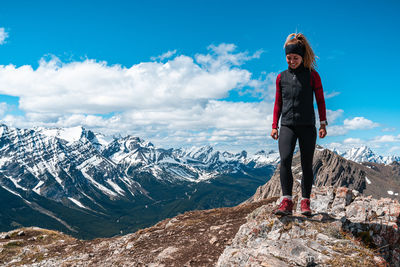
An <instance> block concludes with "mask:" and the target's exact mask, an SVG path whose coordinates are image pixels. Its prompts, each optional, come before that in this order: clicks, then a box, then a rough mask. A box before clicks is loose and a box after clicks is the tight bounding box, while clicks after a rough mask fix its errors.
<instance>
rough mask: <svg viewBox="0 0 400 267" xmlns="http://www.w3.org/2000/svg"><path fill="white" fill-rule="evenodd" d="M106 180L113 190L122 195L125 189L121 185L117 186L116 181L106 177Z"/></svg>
mask: <svg viewBox="0 0 400 267" xmlns="http://www.w3.org/2000/svg"><path fill="white" fill-rule="evenodd" d="M106 182H107V183H108V184H109V185H110V186H111V187H112V188H113V189H114V191H115V192H117V193H118V194H120V195H122V196H124V195H125V191H124V190H123V189H122V188H121V187H119V186H118V185H117V184H116V183H114V182H113V181H111V180H110V179H107V181H106Z"/></svg>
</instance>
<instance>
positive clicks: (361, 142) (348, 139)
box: [343, 137, 364, 144]
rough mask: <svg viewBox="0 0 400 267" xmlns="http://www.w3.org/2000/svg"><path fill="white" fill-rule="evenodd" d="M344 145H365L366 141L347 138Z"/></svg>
mask: <svg viewBox="0 0 400 267" xmlns="http://www.w3.org/2000/svg"><path fill="white" fill-rule="evenodd" d="M343 143H344V144H363V143H364V141H363V140H361V139H360V138H351V137H350V138H346V139H345V140H344V141H343Z"/></svg>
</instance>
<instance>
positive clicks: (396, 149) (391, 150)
mask: <svg viewBox="0 0 400 267" xmlns="http://www.w3.org/2000/svg"><path fill="white" fill-rule="evenodd" d="M395 151H400V146H393V147H391V148H390V149H389V153H393V152H395Z"/></svg>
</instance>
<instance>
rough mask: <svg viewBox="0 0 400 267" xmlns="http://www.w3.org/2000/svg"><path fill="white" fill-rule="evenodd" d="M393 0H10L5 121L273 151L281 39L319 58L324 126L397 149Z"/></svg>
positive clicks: (331, 141) (331, 138)
mask: <svg viewBox="0 0 400 267" xmlns="http://www.w3.org/2000/svg"><path fill="white" fill-rule="evenodd" d="M398 10H400V4H399V2H398V1H380V2H378V1H335V4H332V3H330V2H327V1H302V3H299V1H285V2H284V3H283V2H281V1H112V2H111V1H7V2H4V3H2V8H1V9H0V43H1V45H0V121H1V122H3V123H5V124H7V125H10V126H15V127H21V128H29V127H35V126H46V127H72V126H77V125H82V126H84V127H86V128H89V129H93V130H95V131H101V132H105V133H107V134H118V133H121V134H132V135H138V136H141V137H143V138H145V139H147V140H149V141H152V142H153V143H155V144H157V145H160V146H163V147H171V146H191V145H204V144H211V145H216V146H218V147H220V148H221V149H227V150H231V151H238V150H242V149H245V150H250V151H255V150H260V149H277V144H276V142H275V141H273V140H272V139H271V138H269V137H268V136H269V133H270V129H271V127H270V126H271V123H272V121H271V120H272V116H271V115H272V106H273V101H274V99H273V95H274V90H275V88H274V82H275V77H276V75H277V74H278V73H279V72H280V71H283V70H285V69H286V68H287V65H286V62H285V59H284V51H283V47H282V46H283V42H284V40H285V38H286V36H287V35H288V34H290V33H292V32H295V31H297V32H302V33H304V34H305V35H306V36H307V37H308V39H309V41H310V43H311V45H312V47H313V49H314V52H315V53H316V54H317V56H318V57H319V59H318V61H317V63H318V72H319V73H320V76H321V78H322V83H323V87H324V91H325V95H326V97H327V99H326V105H327V109H328V119H329V122H330V125H329V127H328V136H327V137H326V138H325V139H320V140H318V141H317V142H318V143H319V144H322V145H324V146H327V147H330V148H337V149H339V150H345V149H348V148H350V147H354V146H360V145H368V146H370V147H371V148H372V149H373V150H374V151H376V152H377V153H379V154H382V155H400V120H399V119H398V116H399V111H400V108H399V106H398V99H400V93H399V89H400V88H399V83H398V81H397V77H398V75H397V69H398V62H399V59H400V54H399V53H398V52H397V50H398V49H397V46H398V43H399V41H400V40H399V39H400V37H399V36H398V34H396V33H397V32H398V28H399V26H400V25H399V22H398V21H399V20H398V19H397V17H396V15H397V14H396V13H397V12H398Z"/></svg>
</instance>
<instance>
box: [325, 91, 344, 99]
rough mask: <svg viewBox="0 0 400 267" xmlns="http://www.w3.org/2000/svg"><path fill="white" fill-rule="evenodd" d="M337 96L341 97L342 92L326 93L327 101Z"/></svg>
mask: <svg viewBox="0 0 400 267" xmlns="http://www.w3.org/2000/svg"><path fill="white" fill-rule="evenodd" d="M337 95H340V92H331V93H325V94H324V97H325V99H329V98H333V97H335V96H337Z"/></svg>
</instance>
